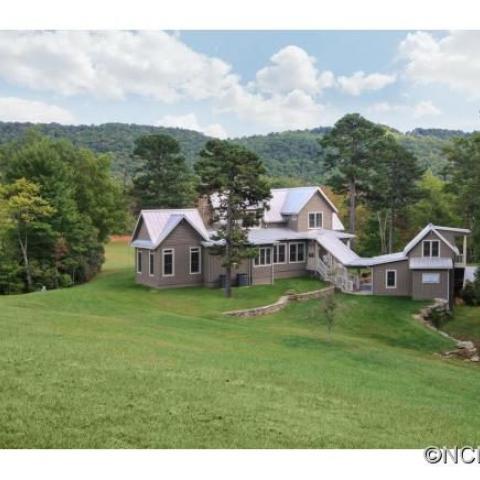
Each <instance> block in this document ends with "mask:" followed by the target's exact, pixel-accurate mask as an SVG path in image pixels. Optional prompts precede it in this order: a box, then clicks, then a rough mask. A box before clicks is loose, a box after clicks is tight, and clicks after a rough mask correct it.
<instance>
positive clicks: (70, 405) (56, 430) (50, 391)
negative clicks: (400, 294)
mask: <svg viewBox="0 0 480 480" xmlns="http://www.w3.org/2000/svg"><path fill="white" fill-rule="evenodd" d="M132 258H133V257H132V253H131V251H130V249H129V247H128V246H127V244H126V243H120V242H116V243H113V244H110V245H109V246H108V248H107V263H106V265H105V270H104V272H103V273H102V274H101V275H100V276H99V277H97V278H96V279H95V280H94V281H93V282H91V283H89V284H86V285H83V286H80V287H74V288H71V289H63V290H55V291H48V292H45V293H32V294H29V295H17V296H9V297H2V298H0V311H1V312H2V315H0V332H1V335H0V350H1V352H2V355H1V356H0V385H1V387H2V388H0V448H424V447H425V445H477V444H478V442H479V440H480V433H479V432H480V418H479V417H478V416H476V415H472V413H471V412H473V411H475V409H476V408H477V407H478V380H479V379H478V377H479V375H480V371H479V370H478V367H477V366H475V365H473V364H466V363H465V362H462V361H455V360H444V359H442V358H441V357H439V356H438V355H435V353H436V352H439V351H443V350H448V349H451V348H452V346H451V342H450V341H449V340H447V339H445V338H443V337H441V336H440V335H438V334H436V333H435V332H433V331H431V330H428V329H426V328H425V327H423V326H422V325H420V324H419V323H418V322H416V321H415V320H414V319H413V318H412V313H414V312H415V311H417V310H418V309H419V308H421V306H422V305H423V303H421V302H414V301H411V300H409V299H405V298H394V297H372V296H353V295H342V294H337V295H336V298H337V303H338V310H337V321H336V325H335V327H334V329H333V332H332V336H331V339H329V336H328V334H327V328H326V326H325V319H324V318H323V313H322V310H321V308H319V306H321V304H320V303H319V302H318V301H310V302H304V303H297V304H292V305H290V306H289V307H288V308H287V309H285V310H283V311H282V312H280V313H277V314H275V315H268V316H264V317H262V318H261V319H252V318H245V319H240V318H236V319H233V318H229V317H226V316H224V315H222V313H221V312H222V311H225V310H231V309H233V308H242V307H243V308H245V307H246V306H253V305H261V304H265V303H269V302H270V303H271V302H272V301H274V299H276V298H278V296H279V295H281V294H282V293H283V292H285V291H286V290H287V289H292V288H294V289H301V290H303V289H306V288H308V289H312V285H313V284H314V283H316V281H315V280H312V279H308V278H303V279H283V280H279V281H277V282H275V285H273V286H272V285H262V286H256V287H249V288H243V289H235V292H234V298H233V299H225V298H224V297H223V292H222V291H221V290H220V289H205V288H179V289H174V290H152V289H149V288H146V287H143V286H140V285H136V284H135V283H134V278H133V277H134V274H133V263H132ZM301 290H297V291H301ZM454 321H455V320H454ZM392 412H394V415H392ZM439 419H441V421H439Z"/></svg>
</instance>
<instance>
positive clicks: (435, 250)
mask: <svg viewBox="0 0 480 480" xmlns="http://www.w3.org/2000/svg"><path fill="white" fill-rule="evenodd" d="M423 256H424V257H439V256H440V240H424V241H423Z"/></svg>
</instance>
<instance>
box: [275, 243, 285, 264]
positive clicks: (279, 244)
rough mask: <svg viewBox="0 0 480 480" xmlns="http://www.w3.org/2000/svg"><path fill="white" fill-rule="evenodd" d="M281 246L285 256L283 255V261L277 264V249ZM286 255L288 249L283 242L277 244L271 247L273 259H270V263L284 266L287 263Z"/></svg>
mask: <svg viewBox="0 0 480 480" xmlns="http://www.w3.org/2000/svg"><path fill="white" fill-rule="evenodd" d="M281 246H283V248H284V249H285V255H284V260H283V262H279V261H278V249H279V247H281ZM275 252H277V261H276V262H275ZM287 253H288V248H287V244H286V243H285V242H280V243H277V244H275V245H274V246H273V258H272V263H273V264H274V265H284V264H286V263H287Z"/></svg>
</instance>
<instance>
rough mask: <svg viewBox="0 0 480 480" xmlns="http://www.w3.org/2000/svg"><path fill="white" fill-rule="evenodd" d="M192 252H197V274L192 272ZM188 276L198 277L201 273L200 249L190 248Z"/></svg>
mask: <svg viewBox="0 0 480 480" xmlns="http://www.w3.org/2000/svg"><path fill="white" fill-rule="evenodd" d="M192 250H198V272H192ZM188 263H189V273H190V275H200V274H201V273H202V249H201V247H190V257H189V259H188Z"/></svg>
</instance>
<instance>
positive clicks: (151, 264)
mask: <svg viewBox="0 0 480 480" xmlns="http://www.w3.org/2000/svg"><path fill="white" fill-rule="evenodd" d="M148 274H149V275H150V276H151V277H153V275H155V254H154V253H153V252H152V251H149V252H148Z"/></svg>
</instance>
